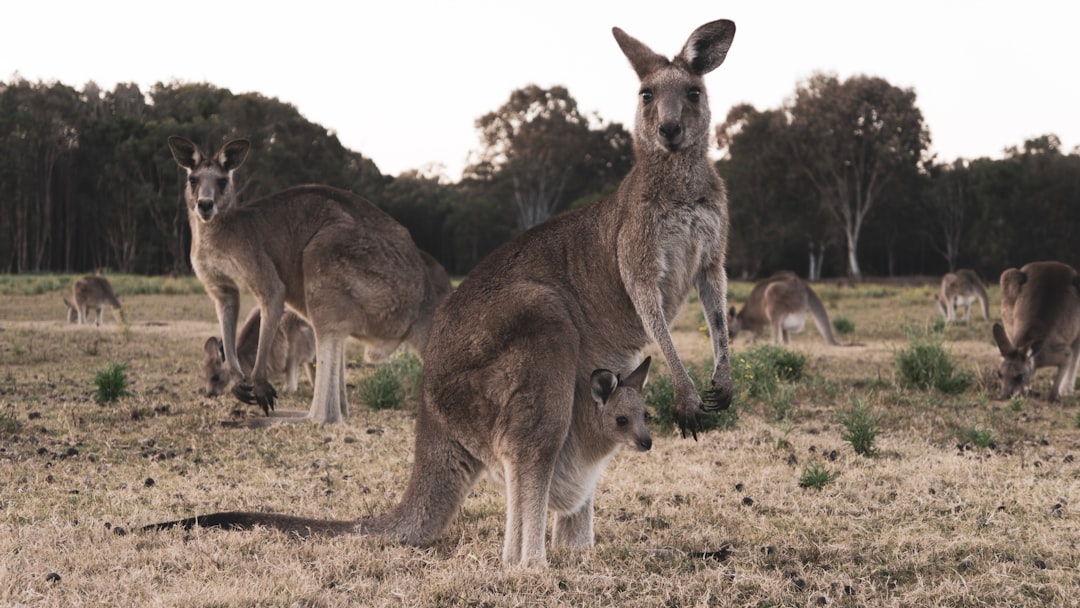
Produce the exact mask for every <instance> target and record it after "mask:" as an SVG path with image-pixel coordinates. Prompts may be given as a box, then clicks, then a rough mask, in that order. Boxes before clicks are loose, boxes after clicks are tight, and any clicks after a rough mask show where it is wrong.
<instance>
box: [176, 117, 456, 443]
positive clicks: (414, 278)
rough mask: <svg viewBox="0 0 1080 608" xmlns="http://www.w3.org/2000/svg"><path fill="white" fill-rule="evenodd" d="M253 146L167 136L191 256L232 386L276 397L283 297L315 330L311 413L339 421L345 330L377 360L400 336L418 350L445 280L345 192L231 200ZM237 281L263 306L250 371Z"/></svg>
mask: <svg viewBox="0 0 1080 608" xmlns="http://www.w3.org/2000/svg"><path fill="white" fill-rule="evenodd" d="M250 147H251V145H250V143H249V142H248V141H247V140H243V139H238V140H233V141H230V142H228V143H226V144H225V145H224V146H222V147H221V149H220V150H218V152H217V153H215V154H214V155H213V156H211V155H208V154H206V153H205V152H204V151H202V150H200V149H199V148H198V146H196V145H195V144H194V143H192V142H191V141H190V140H188V139H185V138H183V137H177V136H173V137H170V138H169V150H170V151H171V152H172V156H173V158H174V159H175V160H176V162H177V164H179V165H180V166H181V167H183V168H184V169H185V170H186V171H187V187H186V189H185V198H186V199H187V207H188V221H189V223H190V224H191V265H192V266H193V267H194V269H195V274H196V276H198V277H199V280H200V281H202V283H203V285H204V286H205V287H206V291H207V293H208V294H209V295H210V297H211V298H212V299H213V300H214V304H215V306H216V308H217V316H218V321H219V322H220V324H221V336H222V340H223V343H224V350H225V360H226V361H228V363H229V369H230V371H231V372H232V373H233V375H234V382H233V389H232V391H233V394H234V395H236V396H237V397H238V398H239V399H240V400H241V401H243V402H245V403H252V404H256V403H257V404H258V405H260V406H261V407H262V408H263V411H265V412H267V413H269V410H270V409H273V407H274V398H275V396H276V392H275V391H274V387H273V386H272V385H271V384H270V382H269V381H268V380H267V375H268V372H269V359H270V348H271V345H272V343H273V337H274V334H275V332H276V331H277V327H278V322H279V321H280V319H281V315H282V313H283V311H284V308H285V304H286V303H288V304H289V306H290V307H292V308H293V310H295V311H296V312H297V313H299V314H300V315H301V316H302V317H304V318H305V319H306V320H307V321H308V322H309V323H311V326H312V327H313V328H314V330H315V342H316V349H317V359H318V363H319V364H318V367H317V369H316V374H315V391H314V393H315V394H314V397H313V398H312V400H311V409H310V411H309V412H308V415H307V418H308V419H310V420H314V421H317V422H338V421H340V420H341V419H342V418H343V417H346V416H348V415H349V406H348V400H347V399H346V395H345V341H346V339H347V338H348V337H349V336H353V337H354V338H356V339H357V340H359V341H360V342H361V343H362V344H363V345H364V352H365V357H366V358H368V359H369V360H374V361H377V360H380V359H382V358H384V357H386V356H388V355H389V354H390V353H392V352H393V351H394V350H395V349H396V348H397V347H398V345H399V344H401V343H402V342H406V343H408V344H409V345H410V346H412V347H413V348H414V349H415V350H416V351H417V352H418V353H419V352H422V351H423V350H424V346H425V344H426V343H427V340H428V333H429V331H430V329H431V318H432V315H433V314H434V311H435V308H436V306H437V305H438V304H439V302H440V301H441V300H442V299H443V297H445V295H446V293H447V292H448V291H449V289H450V280H449V278H448V277H447V275H446V272H445V271H444V270H443V269H442V267H441V266H440V267H438V268H434V267H432V264H433V263H434V266H438V263H436V262H434V260H433V259H431V258H430V256H426V255H425V254H422V253H421V252H420V250H418V249H417V248H416V245H415V244H414V243H413V240H412V238H411V237H410V236H409V232H408V231H407V230H406V229H405V227H404V226H402V225H401V224H399V223H397V222H396V221H394V220H393V219H392V218H391V217H390V216H389V215H387V214H385V213H383V212H382V211H381V210H379V208H378V207H376V206H375V205H373V204H371V203H370V202H368V201H367V200H365V199H363V198H361V197H360V196H357V195H356V194H353V193H352V192H348V191H346V190H339V189H336V188H330V187H328V186H316V185H307V186H297V187H293V188H289V189H287V190H283V191H281V192H278V193H276V194H272V195H270V196H267V197H264V198H260V199H258V200H255V201H251V202H248V203H245V204H244V205H238V204H237V201H236V192H235V188H234V186H233V172H234V171H236V169H237V168H238V167H240V165H242V164H243V162H244V160H245V159H246V158H247V154H248V150H249V149H250ZM241 287H244V288H247V289H248V290H250V291H251V292H252V293H253V294H254V295H255V297H256V298H257V299H258V301H259V309H260V314H261V316H262V323H261V325H260V329H259V341H258V345H259V346H258V350H257V353H256V356H255V365H254V368H253V369H252V371H251V375H250V376H248V375H247V372H246V371H245V370H244V368H243V367H242V366H241V365H240V361H239V359H238V358H237V354H236V321H237V314H238V309H239V305H240V288H241Z"/></svg>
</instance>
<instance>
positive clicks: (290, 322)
mask: <svg viewBox="0 0 1080 608" xmlns="http://www.w3.org/2000/svg"><path fill="white" fill-rule="evenodd" d="M261 318H262V314H261V312H260V311H259V307H258V306H256V307H255V308H252V309H251V312H250V313H248V318H247V319H246V320H245V321H244V326H243V327H242V328H241V329H240V335H239V336H237V338H236V356H237V358H238V359H240V365H241V368H242V369H243V370H244V373H245V374H250V373H251V370H252V369H254V367H255V356H256V354H257V352H258V349H259V325H260V320H261ZM203 350H204V351H205V353H206V362H205V363H204V364H203V380H204V381H205V385H206V388H205V392H206V396H207V397H216V396H218V395H220V394H222V393H223V392H224V391H225V389H226V388H228V386H229V382H230V381H231V380H232V375H231V374H230V373H229V366H228V365H227V364H226V363H225V356H224V353H225V346H224V345H223V344H222V342H221V340H220V339H219V338H217V337H216V336H214V337H211V338H207V340H206V343H205V344H204V345H203ZM313 363H315V330H313V329H311V325H309V324H308V322H307V321H305V320H303V319H302V318H300V315H298V314H296V313H295V312H293V311H291V310H286V311H285V312H284V313H282V315H281V320H280V321H279V322H278V330H277V333H275V334H274V342H273V344H272V345H271V346H270V360H269V363H268V365H269V373H270V374H272V375H275V376H276V375H278V374H285V392H287V393H291V392H296V389H297V387H298V384H299V383H298V379H299V373H298V372H299V370H300V368H303V369H304V374H305V375H306V376H307V378H308V381H309V382H311V384H312V385H313V386H314V384H315V367H314V365H312V364H313Z"/></svg>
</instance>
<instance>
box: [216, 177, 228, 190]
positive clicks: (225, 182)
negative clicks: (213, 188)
mask: <svg viewBox="0 0 1080 608" xmlns="http://www.w3.org/2000/svg"><path fill="white" fill-rule="evenodd" d="M228 185H229V180H228V179H227V178H224V177H219V178H218V180H217V187H218V190H224V189H225V188H226V187H227V186H228Z"/></svg>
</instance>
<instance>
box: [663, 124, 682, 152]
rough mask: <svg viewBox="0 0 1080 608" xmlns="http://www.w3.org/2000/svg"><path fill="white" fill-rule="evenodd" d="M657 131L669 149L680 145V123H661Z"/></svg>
mask: <svg viewBox="0 0 1080 608" xmlns="http://www.w3.org/2000/svg"><path fill="white" fill-rule="evenodd" d="M658 131H659V133H660V137H662V138H664V143H665V144H666V145H667V146H668V147H669V148H671V147H675V146H678V145H679V144H680V143H682V134H683V126H682V123H681V122H678V121H671V122H664V123H661V124H660V127H659V128H658Z"/></svg>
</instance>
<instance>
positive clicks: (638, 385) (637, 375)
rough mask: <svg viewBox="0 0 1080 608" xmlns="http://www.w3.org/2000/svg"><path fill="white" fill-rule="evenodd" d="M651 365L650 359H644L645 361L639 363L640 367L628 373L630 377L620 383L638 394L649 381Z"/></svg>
mask: <svg viewBox="0 0 1080 608" xmlns="http://www.w3.org/2000/svg"><path fill="white" fill-rule="evenodd" d="M651 363H652V357H645V360H644V361H642V362H641V365H639V366H637V369H635V370H634V371H632V372H630V375H629V376H627V377H626V379H625V380H623V381H622V383H623V384H624V385H626V386H629V387H630V388H632V389H634V390H636V391H637V392H639V393H640V392H641V389H643V388H645V383H646V382H648V381H649V364H651Z"/></svg>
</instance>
